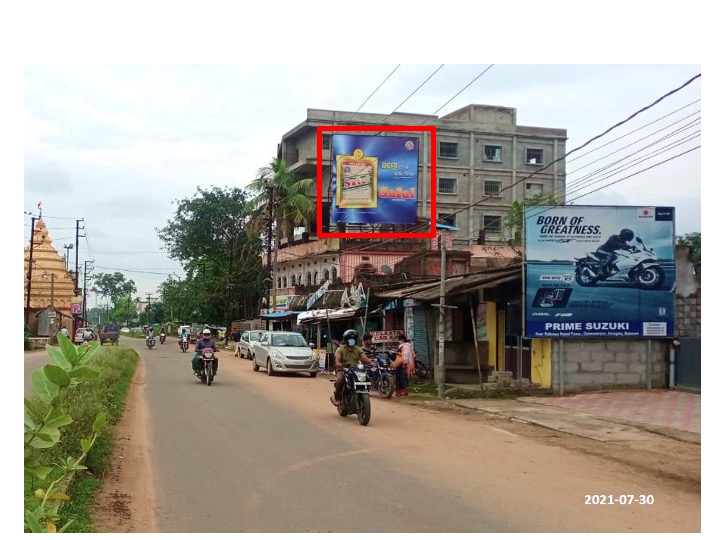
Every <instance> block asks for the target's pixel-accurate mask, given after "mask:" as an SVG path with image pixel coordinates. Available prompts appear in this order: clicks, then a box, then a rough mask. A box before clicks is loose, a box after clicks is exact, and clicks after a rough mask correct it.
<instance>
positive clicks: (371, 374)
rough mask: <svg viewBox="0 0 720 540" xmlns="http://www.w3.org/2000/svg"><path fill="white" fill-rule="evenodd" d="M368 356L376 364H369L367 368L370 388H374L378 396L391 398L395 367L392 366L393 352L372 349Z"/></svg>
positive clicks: (393, 388) (393, 389)
mask: <svg viewBox="0 0 720 540" xmlns="http://www.w3.org/2000/svg"><path fill="white" fill-rule="evenodd" d="M368 356H369V357H370V358H372V359H374V360H375V361H376V362H377V366H371V367H370V368H369V369H368V370H367V371H368V380H369V381H370V388H371V389H373V390H375V391H376V392H377V393H378V395H379V396H380V397H383V398H385V399H388V398H391V397H392V395H393V393H394V392H395V368H394V367H392V361H393V360H395V356H396V355H395V353H394V352H392V351H386V350H380V351H374V352H372V353H370V354H369V355H368Z"/></svg>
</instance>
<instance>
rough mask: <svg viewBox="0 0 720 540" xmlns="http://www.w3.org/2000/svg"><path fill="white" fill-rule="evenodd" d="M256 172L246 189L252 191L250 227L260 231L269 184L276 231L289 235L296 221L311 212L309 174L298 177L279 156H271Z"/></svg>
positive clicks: (262, 224)
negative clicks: (299, 178)
mask: <svg viewBox="0 0 720 540" xmlns="http://www.w3.org/2000/svg"><path fill="white" fill-rule="evenodd" d="M257 174H258V176H257V178H256V179H254V180H253V181H252V182H250V184H248V186H247V189H248V190H249V191H251V192H253V193H254V194H255V196H254V197H253V199H252V200H251V202H250V207H251V216H252V218H251V223H252V224H253V228H254V229H255V230H257V231H261V230H262V229H263V228H264V218H265V217H266V216H267V206H268V202H269V197H270V189H268V188H272V201H273V203H274V207H273V219H274V221H275V227H276V229H275V230H276V231H277V232H278V233H285V234H286V236H288V237H291V236H292V235H293V232H294V230H295V227H296V226H297V225H301V224H303V223H304V221H305V219H306V218H308V217H310V216H312V215H313V210H314V205H313V202H312V200H310V198H309V197H308V190H309V189H310V186H311V185H312V183H313V179H312V178H305V179H302V180H298V179H297V178H296V177H295V175H294V174H293V172H292V171H291V170H290V168H289V167H288V165H287V163H285V162H284V161H283V160H282V159H280V158H277V157H275V158H273V159H272V160H271V161H270V164H269V165H267V166H265V167H261V168H260V169H258V173H257Z"/></svg>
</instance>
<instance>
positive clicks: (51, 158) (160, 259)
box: [24, 64, 701, 306]
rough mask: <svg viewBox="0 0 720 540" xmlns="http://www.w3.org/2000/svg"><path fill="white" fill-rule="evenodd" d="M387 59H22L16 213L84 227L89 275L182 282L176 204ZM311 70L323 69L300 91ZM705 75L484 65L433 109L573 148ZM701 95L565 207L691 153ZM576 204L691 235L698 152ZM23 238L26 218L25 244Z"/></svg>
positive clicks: (420, 102) (667, 108) (372, 76)
mask: <svg viewBox="0 0 720 540" xmlns="http://www.w3.org/2000/svg"><path fill="white" fill-rule="evenodd" d="M396 65H397V64H387V65H376V66H363V69H362V74H361V75H358V73H357V72H356V71H354V72H348V71H346V70H344V69H342V66H340V65H326V66H322V65H315V66H312V67H311V68H309V67H307V66H302V65H290V66H287V65H285V66H283V65H251V66H212V65H197V66H178V65H164V66H163V65H160V66H38V65H35V66H26V68H25V90H24V98H25V109H24V123H25V139H24V146H25V164H24V167H25V194H24V195H25V202H24V210H25V211H26V212H33V213H34V214H37V206H36V205H37V203H38V202H40V201H42V205H43V213H44V216H47V218H46V223H47V225H48V228H49V229H50V234H51V236H52V238H53V240H54V243H55V246H56V247H57V248H62V246H63V244H64V243H70V242H73V243H74V238H73V235H74V232H73V230H72V227H73V225H74V221H73V220H74V219H77V218H84V220H85V221H84V225H85V227H86V229H85V233H86V234H87V238H86V239H81V242H80V261H81V265H82V262H83V261H85V260H89V259H94V261H95V268H96V271H97V272H114V271H120V272H122V273H123V274H125V276H126V277H127V278H129V279H133V280H134V281H135V283H136V284H137V286H138V294H139V295H140V296H145V295H146V294H147V293H152V294H155V291H156V289H157V287H158V285H159V284H160V283H161V282H162V281H163V280H164V279H166V278H167V276H168V274H171V273H172V272H177V273H178V274H180V275H183V273H182V271H181V267H180V264H179V263H178V262H177V261H172V260H170V259H168V257H167V256H166V255H165V254H164V253H163V252H162V249H161V248H162V245H161V242H160V241H159V239H158V237H157V235H156V233H155V228H156V227H162V226H164V225H165V224H166V221H167V220H168V219H169V218H171V216H172V214H173V212H174V209H175V208H176V205H175V204H174V202H173V201H174V200H175V199H179V198H185V197H189V196H191V195H192V194H193V192H194V191H195V188H196V186H202V187H205V188H209V187H210V186H213V185H214V186H241V187H242V186H245V185H246V184H247V183H248V182H249V181H250V180H252V179H253V178H254V175H255V173H256V171H257V169H258V168H259V167H261V166H263V165H265V164H266V163H267V162H268V161H269V160H270V159H271V158H272V156H273V155H274V153H275V151H276V146H277V144H278V142H279V141H280V138H281V136H282V135H283V133H285V132H287V131H289V130H290V129H291V128H292V127H294V126H295V125H297V124H298V123H300V122H302V121H303V120H304V119H305V118H306V110H307V109H308V108H320V109H338V110H346V111H355V110H357V109H358V107H359V106H360V104H361V103H362V102H363V101H364V100H365V99H366V98H367V97H368V96H369V95H370V93H371V92H372V91H373V90H374V89H375V88H376V87H377V86H378V84H380V82H381V81H382V80H383V79H384V78H385V77H386V76H387V75H388V74H389V73H390V72H391V71H392V70H393V68H394V67H395V66H396ZM488 65H489V64H483V65H469V64H461V65H457V64H455V65H452V64H448V65H445V66H443V67H442V68H441V69H440V71H438V73H437V74H436V75H435V76H434V77H433V78H431V79H430V80H429V81H428V82H427V83H426V84H425V85H424V86H423V87H422V88H421V89H420V90H419V91H418V92H417V93H416V94H415V95H414V96H413V97H411V98H410V99H409V100H408V101H407V102H406V103H405V104H404V105H403V106H402V107H401V109H400V111H403V112H416V113H425V114H430V113H433V112H434V111H436V110H437V109H438V108H439V107H440V106H442V105H443V104H444V103H445V102H446V101H448V99H450V98H451V97H452V96H453V95H454V94H455V93H457V92H458V91H459V90H460V89H461V88H463V87H464V86H465V85H466V84H467V83H468V82H470V81H471V80H472V79H473V78H475V77H476V76H477V75H478V74H479V73H481V72H482V71H483V70H484V69H485V68H487V67H488ZM438 66H439V64H432V65H401V66H400V68H399V69H398V70H397V71H395V73H394V74H393V75H392V77H390V78H389V79H388V81H387V82H386V83H385V85H384V86H382V88H380V90H379V91H378V92H377V93H376V94H375V95H374V96H373V97H372V98H371V99H370V100H369V101H368V103H367V104H365V106H364V107H363V108H362V111H363V112H375V113H389V112H391V111H392V110H394V109H395V108H396V107H397V106H398V105H399V104H400V103H401V102H402V101H403V100H404V99H405V98H406V97H407V96H408V95H409V94H410V93H411V92H413V90H415V89H416V88H417V87H418V86H419V85H420V84H421V83H422V82H423V81H424V80H425V79H426V78H427V77H428V76H429V75H430V74H431V73H432V72H433V71H434V70H435V69H437V67H438ZM309 72H312V73H326V74H331V76H327V77H324V78H323V79H322V83H321V84H320V83H318V84H308V83H307V82H308V81H307V79H308V73H309ZM700 72H701V69H700V66H698V65H633V66H628V65H624V66H612V65H609V66H602V65H595V66H577V65H547V66H545V65H495V66H493V67H492V68H491V69H490V70H489V71H487V72H486V73H485V74H484V75H483V76H482V77H481V78H479V79H478V80H477V81H476V82H475V83H473V84H472V85H471V86H470V87H469V88H468V89H467V90H465V91H464V92H463V93H462V94H461V95H460V96H458V97H457V98H456V99H454V100H453V101H452V102H451V103H448V104H447V105H446V106H445V107H444V108H443V109H442V110H440V111H439V112H438V114H439V115H443V114H447V113H449V112H452V111H453V110H456V109H459V108H461V107H463V106H465V105H467V104H469V103H478V104H487V105H501V106H507V107H513V108H516V109H517V120H518V124H520V125H526V126H540V127H553V128H564V129H567V131H568V136H569V140H568V142H567V149H568V150H570V149H572V148H575V147H577V146H579V145H581V144H582V143H584V142H586V141H587V140H588V139H590V138H592V137H593V136H595V135H598V134H600V133H602V132H603V131H605V130H606V129H607V128H609V127H611V126H612V125H614V124H616V123H617V122H619V121H621V120H624V119H625V118H627V117H628V116H629V115H631V114H632V113H634V112H636V111H637V110H639V109H641V108H643V107H644V106H646V105H649V104H651V103H652V102H654V101H655V100H656V99H657V98H659V97H660V96H662V95H664V94H665V93H667V92H669V91H670V90H673V89H675V88H677V87H679V86H681V85H682V84H683V83H685V82H686V81H687V80H689V79H690V78H692V77H693V76H695V75H697V74H698V73H700ZM699 99H700V79H698V80H697V81H695V82H693V83H691V84H690V85H688V86H687V87H686V88H685V89H683V90H681V91H679V92H677V93H676V94H674V95H672V96H671V97H669V98H667V99H666V100H664V101H663V102H662V103H660V104H658V105H657V106H655V107H653V108H652V109H650V110H648V111H646V112H644V113H642V114H640V115H639V116H638V117H636V118H635V119H633V120H632V121H630V122H628V124H626V125H624V126H623V127H622V128H620V129H618V130H616V131H613V132H612V133H611V134H609V135H607V136H605V137H603V138H602V139H601V140H599V141H598V142H597V143H594V144H593V145H591V146H588V147H587V148H586V149H584V150H583V151H582V153H584V152H587V151H588V150H595V152H593V153H591V154H589V155H587V156H585V157H581V158H579V159H577V160H576V161H573V162H570V161H568V165H567V168H568V172H569V176H568V185H570V186H572V182H581V181H582V180H583V175H586V174H588V173H593V174H594V176H592V177H589V178H588V179H587V182H592V183H591V184H590V186H591V187H587V188H586V189H585V191H583V190H580V191H576V192H575V191H573V192H570V190H568V191H569V193H568V200H571V199H573V198H575V197H578V196H579V195H581V194H583V193H585V192H587V191H588V190H589V189H597V188H598V187H602V186H603V185H605V184H607V183H609V182H612V181H616V180H620V179H621V178H622V177H623V176H626V175H628V174H631V173H632V172H635V171H638V170H640V169H642V168H645V167H648V166H649V165H652V164H654V163H658V162H660V161H662V160H664V159H667V158H670V157H672V156H674V155H676V154H679V153H681V152H684V151H686V150H690V149H691V148H693V147H694V146H697V145H699V137H696V138H694V139H693V138H692V135H693V134H694V133H695V134H696V135H699V129H700V128H699V125H696V126H693V125H689V124H690V123H691V122H693V121H699V119H700V107H701V102H699V101H698V100H699ZM693 102H696V103H694V104H693ZM683 107H684V108H683ZM680 108H683V109H682V110H679V109H680ZM665 115H670V116H668V117H667V118H665V119H663V120H658V119H660V118H661V117H662V116H665ZM683 118H684V119H683ZM656 120H658V121H657V122H655V121H656ZM651 122H655V123H653V124H652V125H648V124H650V123H651ZM671 123H676V124H675V126H674V128H670V127H668V126H669V125H670V124H671ZM678 128H684V129H683V131H681V132H680V133H677V134H675V135H670V132H671V131H672V130H673V129H678ZM633 130H638V131H636V132H635V133H634V134H632V135H629V136H628V137H625V138H623V139H620V140H619V141H617V142H615V143H613V144H611V145H609V146H606V147H603V148H599V146H600V145H601V144H605V143H608V142H610V141H612V140H613V139H616V138H617V137H619V136H620V135H623V134H626V133H628V132H630V131H633ZM655 131H658V133H657V134H655V135H652V133H653V132H655ZM666 135H669V138H668V139H667V140H666V141H665V142H662V143H655V145H654V146H652V147H650V148H648V149H646V150H641V149H642V147H644V146H646V145H649V144H650V143H652V142H655V141H657V140H658V139H659V138H660V137H663V136H666ZM683 136H687V137H688V138H687V140H685V141H684V142H683V141H681V137H683ZM642 137H648V138H647V139H645V140H644V141H640V139H641V138H642ZM633 142H635V143H636V144H635V145H633V146H631V147H630V148H628V149H625V150H619V149H620V148H621V147H623V146H627V145H628V144H630V143H633ZM675 143H678V146H676V147H674V148H663V146H665V145H668V144H675ZM653 149H657V151H658V152H659V153H658V154H657V156H656V157H654V158H652V159H650V160H647V161H644V162H642V163H638V164H637V165H636V166H635V167H634V168H631V169H628V170H627V171H624V172H623V171H613V170H612V169H611V170H609V173H613V174H612V176H608V177H607V179H606V180H602V178H599V177H598V176H597V175H598V174H599V172H600V170H601V169H602V168H603V167H605V166H607V165H608V164H609V163H612V162H613V161H615V160H616V159H618V157H619V156H624V155H627V154H629V153H632V152H638V154H637V156H640V155H645V154H647V153H648V152H650V151H652V150H653ZM580 154H581V152H578V153H577V155H580ZM572 157H575V155H573V156H572ZM570 159H571V158H568V160H570ZM596 160H601V161H597V162H596ZM581 187H582V186H581ZM576 204H613V205H644V206H658V205H668V206H676V207H677V232H678V234H683V233H687V232H693V231H699V230H700V150H696V151H693V152H690V153H688V154H686V155H684V156H682V157H679V158H676V159H674V160H672V161H670V162H668V163H666V164H664V165H660V166H658V167H656V168H653V169H651V170H649V171H647V172H644V173H642V174H639V175H637V176H634V177H632V178H628V179H626V180H622V181H620V182H618V183H616V184H614V185H611V186H608V187H605V188H603V189H601V190H600V191H598V192H596V193H594V194H590V195H588V196H585V197H582V198H579V199H577V202H576ZM29 231H30V217H29V216H27V215H26V216H25V228H24V232H25V235H24V238H25V242H26V243H27V239H28V238H29ZM71 260H73V261H74V252H71ZM93 304H94V300H91V301H90V305H91V306H92V305H93Z"/></svg>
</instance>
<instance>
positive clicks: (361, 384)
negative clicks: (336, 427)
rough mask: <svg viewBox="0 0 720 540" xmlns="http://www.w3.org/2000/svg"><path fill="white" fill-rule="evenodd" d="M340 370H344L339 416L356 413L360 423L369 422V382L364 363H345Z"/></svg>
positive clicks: (362, 424) (338, 409)
mask: <svg viewBox="0 0 720 540" xmlns="http://www.w3.org/2000/svg"><path fill="white" fill-rule="evenodd" d="M342 370H343V371H344V372H345V384H344V385H343V390H342V397H341V398H340V405H338V406H337V412H338V414H339V415H340V416H347V415H348V414H357V418H358V422H360V425H361V426H367V425H368V422H370V393H369V390H370V382H369V381H368V374H367V370H366V368H365V365H364V364H362V363H359V364H357V365H356V366H350V365H345V366H343V367H342ZM330 382H332V383H334V382H335V381H330Z"/></svg>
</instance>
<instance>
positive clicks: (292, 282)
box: [290, 274, 297, 287]
mask: <svg viewBox="0 0 720 540" xmlns="http://www.w3.org/2000/svg"><path fill="white" fill-rule="evenodd" d="M290 279H291V280H292V281H291V283H290V284H291V285H292V286H293V287H294V286H295V285H296V284H297V279H295V274H293V275H292V276H290Z"/></svg>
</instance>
